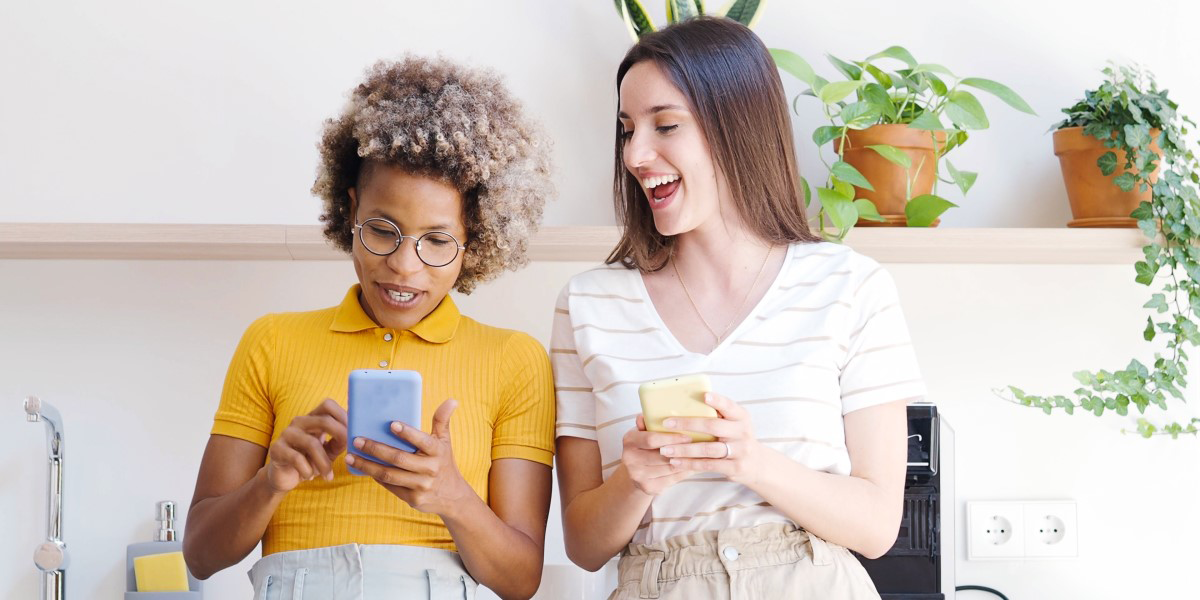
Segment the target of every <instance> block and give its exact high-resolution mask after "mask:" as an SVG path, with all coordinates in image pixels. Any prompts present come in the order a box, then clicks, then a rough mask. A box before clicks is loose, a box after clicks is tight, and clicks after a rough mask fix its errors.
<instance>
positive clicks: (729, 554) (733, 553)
mask: <svg viewBox="0 0 1200 600" xmlns="http://www.w3.org/2000/svg"><path fill="white" fill-rule="evenodd" d="M721 554H722V555H724V556H725V559H726V560H731V561H732V560H737V559H738V557H739V556H741V554H739V553H738V551H737V548H734V547H733V546H725V549H724V550H721Z"/></svg>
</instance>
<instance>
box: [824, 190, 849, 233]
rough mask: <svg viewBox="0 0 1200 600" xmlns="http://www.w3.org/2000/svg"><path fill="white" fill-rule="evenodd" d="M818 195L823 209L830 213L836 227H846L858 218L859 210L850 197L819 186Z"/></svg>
mask: <svg viewBox="0 0 1200 600" xmlns="http://www.w3.org/2000/svg"><path fill="white" fill-rule="evenodd" d="M817 195H818V196H819V197H820V198H821V210H823V211H825V214H827V215H829V219H830V220H831V221H833V226H834V227H837V228H838V229H846V228H847V227H851V226H853V225H854V222H855V221H857V220H858V210H857V209H856V208H854V202H853V201H851V199H850V198H848V197H846V196H844V195H842V194H841V193H839V192H836V191H834V190H830V189H826V188H817Z"/></svg>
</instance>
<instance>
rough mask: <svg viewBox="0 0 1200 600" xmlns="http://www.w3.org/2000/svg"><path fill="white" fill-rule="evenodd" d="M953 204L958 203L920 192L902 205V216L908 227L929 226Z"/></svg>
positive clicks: (952, 206) (953, 205)
mask: <svg viewBox="0 0 1200 600" xmlns="http://www.w3.org/2000/svg"><path fill="white" fill-rule="evenodd" d="M955 206H958V205H957V204H955V203H953V202H951V201H949V200H947V199H945V198H942V197H941V196H935V195H933V194H922V195H920V196H917V197H916V198H913V199H912V200H909V201H908V204H905V205H904V216H905V217H906V218H907V219H908V226H909V227H929V226H930V225H932V224H933V222H934V221H935V220H937V218H938V217H940V216H941V215H942V213H944V212H946V211H947V210H949V209H951V208H954V207H955Z"/></svg>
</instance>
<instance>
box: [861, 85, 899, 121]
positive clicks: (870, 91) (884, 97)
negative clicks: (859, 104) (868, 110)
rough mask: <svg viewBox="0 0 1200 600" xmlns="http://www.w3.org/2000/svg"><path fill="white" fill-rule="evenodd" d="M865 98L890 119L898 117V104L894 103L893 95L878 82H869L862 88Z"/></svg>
mask: <svg viewBox="0 0 1200 600" xmlns="http://www.w3.org/2000/svg"><path fill="white" fill-rule="evenodd" d="M862 95H863V100H865V101H866V102H867V103H869V104H870V105H871V106H872V107H874V108H875V110H876V111H878V112H879V114H882V115H883V116H885V117H887V118H888V119H889V120H893V121H894V120H895V119H896V105H895V104H892V97H891V96H889V95H888V93H887V90H886V89H884V87H883V86H882V85H879V84H878V83H868V84H867V85H866V86H864V87H863V89H862Z"/></svg>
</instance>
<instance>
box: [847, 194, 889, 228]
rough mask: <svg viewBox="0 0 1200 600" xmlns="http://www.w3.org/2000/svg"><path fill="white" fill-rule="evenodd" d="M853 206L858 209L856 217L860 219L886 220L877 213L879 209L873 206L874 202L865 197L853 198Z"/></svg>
mask: <svg viewBox="0 0 1200 600" xmlns="http://www.w3.org/2000/svg"><path fill="white" fill-rule="evenodd" d="M854 207H855V208H857V209H858V218H860V219H866V220H868V221H877V222H880V223H882V222H884V221H886V220H887V219H884V218H883V217H882V216H881V215H880V214H879V209H878V208H875V203H874V202H871V201H870V200H867V199H866V198H859V199H857V200H855V201H854Z"/></svg>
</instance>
